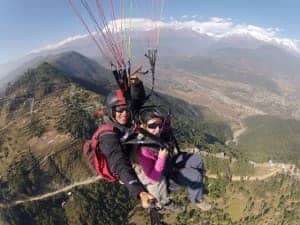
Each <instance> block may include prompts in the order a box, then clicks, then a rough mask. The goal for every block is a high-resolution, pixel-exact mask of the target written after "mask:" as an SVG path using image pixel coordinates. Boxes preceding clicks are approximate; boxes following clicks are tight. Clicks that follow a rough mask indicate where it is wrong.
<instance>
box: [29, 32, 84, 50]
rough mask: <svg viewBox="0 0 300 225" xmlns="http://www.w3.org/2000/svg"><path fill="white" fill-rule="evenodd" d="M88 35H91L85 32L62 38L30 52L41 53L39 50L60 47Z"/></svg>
mask: <svg viewBox="0 0 300 225" xmlns="http://www.w3.org/2000/svg"><path fill="white" fill-rule="evenodd" d="M88 36H89V35H88V34H83V35H76V36H72V37H68V38H67V39H64V40H62V41H60V42H58V43H54V44H49V45H47V46H44V47H42V48H39V49H36V50H33V51H31V52H29V53H28V54H34V53H39V52H42V51H47V50H54V49H58V48H60V47H62V46H64V45H66V44H68V43H71V42H73V41H76V40H80V39H84V38H86V37H88Z"/></svg>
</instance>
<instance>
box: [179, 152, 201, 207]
mask: <svg viewBox="0 0 300 225" xmlns="http://www.w3.org/2000/svg"><path fill="white" fill-rule="evenodd" d="M174 166H175V167H177V168H178V170H177V171H176V174H175V176H174V179H175V182H176V183H178V184H179V185H182V186H186V187H187V188H188V192H189V198H190V201H191V202H192V203H197V202H199V201H201V200H202V196H203V162H202V160H201V159H200V155H199V154H192V153H186V152H183V153H181V154H180V155H178V156H177V158H176V160H175V162H174Z"/></svg>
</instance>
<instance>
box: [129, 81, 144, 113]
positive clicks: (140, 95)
mask: <svg viewBox="0 0 300 225" xmlns="http://www.w3.org/2000/svg"><path fill="white" fill-rule="evenodd" d="M130 91H131V93H130V94H131V107H132V110H133V111H137V110H139V109H140V108H141V106H142V105H143V104H144V100H145V98H146V93H145V88H144V85H143V83H142V82H138V83H136V84H132V85H131V90H130Z"/></svg>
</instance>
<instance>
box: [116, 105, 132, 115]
mask: <svg viewBox="0 0 300 225" xmlns="http://www.w3.org/2000/svg"><path fill="white" fill-rule="evenodd" d="M114 110H115V111H116V112H118V113H122V112H124V111H126V112H129V111H130V108H129V106H127V105H125V106H124V105H122V106H116V107H115V108H114Z"/></svg>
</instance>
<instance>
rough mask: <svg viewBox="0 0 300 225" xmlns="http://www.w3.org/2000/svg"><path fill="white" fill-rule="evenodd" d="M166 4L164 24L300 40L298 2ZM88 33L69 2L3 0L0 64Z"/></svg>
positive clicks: (171, 0) (179, 0) (189, 0)
mask: <svg viewBox="0 0 300 225" xmlns="http://www.w3.org/2000/svg"><path fill="white" fill-rule="evenodd" d="M145 1H150V0H145ZM164 1H165V4H164V10H163V15H162V18H163V20H164V21H174V20H177V21H189V20H197V21H206V20H209V19H210V18H212V17H218V18H224V19H228V18H230V19H231V20H232V21H234V23H237V24H243V25H245V24H246V25H247V24H248V25H255V26H259V27H263V28H276V29H278V34H277V35H278V36H281V37H285V38H291V39H297V40H300V29H299V25H300V24H299V21H300V13H299V11H300V1H297V0H284V1H283V0H206V1H203V0H164ZM85 33H86V31H85V29H84V27H83V25H82V24H81V23H80V21H79V20H78V18H77V17H76V16H75V14H74V12H73V11H72V9H71V7H70V5H69V3H68V0H0V64H1V63H5V62H8V61H10V60H13V59H16V58H18V57H21V56H24V55H26V54H27V53H29V52H31V51H33V50H35V49H40V48H43V47H44V46H46V45H49V44H54V43H57V42H60V41H62V40H64V39H66V38H68V37H71V36H76V35H80V34H85Z"/></svg>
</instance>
